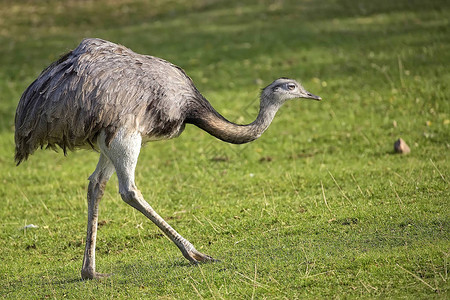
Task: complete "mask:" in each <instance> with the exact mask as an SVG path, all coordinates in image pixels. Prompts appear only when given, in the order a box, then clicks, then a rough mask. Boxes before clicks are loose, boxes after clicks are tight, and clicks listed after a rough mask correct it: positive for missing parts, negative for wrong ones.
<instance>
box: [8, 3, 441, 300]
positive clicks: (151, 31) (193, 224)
mask: <svg viewBox="0 0 450 300" xmlns="http://www.w3.org/2000/svg"><path fill="white" fill-rule="evenodd" d="M241 2H242V1H220V0H196V1H184V0H180V1H162V0H159V1H119V0H114V1H106V0H102V1H55V0H49V1H14V2H12V1H2V2H0V197H1V199H2V202H1V203H2V209H1V210H0V218H1V220H2V222H1V229H2V230H1V232H0V237H1V239H0V257H1V261H2V262H1V264H0V296H2V297H5V298H18V299H32V298H39V299H41V298H56V299H60V298H72V299H80V298H85V299H102V298H113V297H118V298H125V297H129V298H132V299H134V298H151V299H159V298H162V299H191V298H206V299H210V298H213V299H221V298H224V299H239V298H244V299H249V298H256V299H264V298H267V299H277V298H279V299H296V298H300V299H304V298H312V299H316V298H357V297H361V298H373V297H379V298H411V299H418V298H419V299H420V298H421V299H429V298H438V299H448V297H449V294H450V292H449V290H450V289H449V286H450V285H449V280H450V279H449V277H448V268H449V254H450V241H449V240H450V210H449V199H450V192H449V182H450V164H449V158H450V157H449V153H450V152H449V151H450V149H449V148H450V128H449V127H450V121H449V120H450V99H449V96H450V92H449V86H450V73H449V72H448V67H449V66H448V64H449V62H450V32H449V28H450V27H449V20H450V5H449V2H448V1H444V0H441V1H440V0H431V1H408V0H399V1H387V0H383V1H369V0H364V1H351V0H334V1H331V0H330V1H308V0H302V1H289V0H286V1H281V0H278V1H277V0H274V1H268V0H262V1H256V0H255V1H245V4H242V3H241ZM84 37H101V38H104V39H108V40H111V41H114V42H117V43H121V44H123V45H126V46H127V47H129V48H131V49H133V50H135V51H136V52H140V53H146V54H151V55H155V56H160V57H163V58H165V59H167V60H169V61H172V62H174V63H176V64H177V65H180V66H181V67H183V68H184V69H185V70H186V72H187V73H188V74H189V75H190V76H191V77H192V78H193V80H194V82H195V83H196V85H197V87H198V88H199V89H200V91H202V93H203V94H204V95H205V96H206V97H207V98H208V99H209V100H210V102H211V103H213V105H214V106H215V107H216V108H217V110H218V111H219V112H221V113H222V114H223V115H224V116H226V117H227V118H229V119H230V120H232V121H236V122H239V123H248V122H251V121H252V120H253V118H254V116H255V115H256V113H257V106H258V105H257V101H258V97H257V96H258V92H259V90H260V89H261V88H262V87H263V86H264V85H266V84H268V83H270V82H271V81H272V80H273V79H275V78H278V77H281V76H285V77H292V78H297V79H300V80H301V81H302V82H303V84H304V86H305V87H306V88H307V89H308V90H309V91H310V92H312V93H314V94H317V95H320V96H321V97H322V98H323V99H324V100H323V101H322V102H312V101H311V102H308V101H292V102H289V103H288V104H286V105H285V106H284V107H283V108H282V109H281V110H280V112H279V113H278V115H277V117H276V118H275V120H274V122H273V124H272V126H271V127H270V128H269V130H268V131H267V132H266V133H265V134H264V135H263V136H262V137H261V138H260V139H259V140H257V141H255V142H254V143H251V144H247V145H241V146H237V145H229V144H225V143H222V142H220V141H218V140H216V139H214V138H213V137H211V136H209V135H208V134H206V133H204V132H202V131H201V130H199V129H198V128H195V127H192V126H188V128H187V129H186V131H185V132H184V133H183V135H182V136H181V137H180V138H177V139H174V140H170V141H164V142H157V143H150V144H148V145H147V146H146V147H145V148H144V149H143V150H142V152H141V157H140V162H139V164H138V169H137V174H136V181H137V184H138V186H139V187H140V189H141V190H142V192H143V194H144V197H145V198H146V199H147V200H148V201H149V203H150V204H151V205H152V206H153V207H154V208H155V209H156V210H157V211H158V212H159V213H160V214H161V215H162V216H163V217H164V218H166V219H167V220H168V221H169V223H171V224H172V226H173V227H174V228H176V229H177V230H178V231H179V232H180V233H181V234H182V235H183V236H185V237H186V238H188V239H189V240H190V241H191V242H192V243H193V244H194V245H196V247H197V249H198V250H200V251H202V252H205V253H207V254H210V255H212V256H214V257H215V258H218V259H220V260H221V262H217V263H213V264H203V265H200V266H192V265H189V263H188V262H187V261H186V260H185V259H184V258H183V257H182V256H181V254H180V253H179V251H178V249H177V248H176V247H175V246H174V245H173V244H171V242H169V241H168V240H167V239H166V238H165V237H164V236H163V235H162V234H161V233H160V232H159V231H158V229H157V228H156V226H154V225H153V224H152V223H151V222H150V221H148V220H146V219H145V218H144V217H143V216H142V215H140V214H139V213H138V212H135V211H134V210H133V209H132V208H131V207H129V206H127V205H126V204H125V203H123V201H122V200H121V199H120V196H119V195H118V193H117V179H116V178H112V180H111V181H110V183H109V184H108V186H107V191H106V193H105V197H104V199H103V200H102V203H101V204H100V220H101V222H100V224H101V225H100V228H99V234H98V244H97V247H98V250H97V269H98V271H100V272H112V273H115V275H114V276H112V277H110V278H108V279H105V280H100V281H81V280H80V279H79V278H80V275H79V271H80V268H81V260H82V255H83V251H84V239H85V227H86V219H87V205H86V200H85V197H86V196H85V194H86V187H87V180H86V179H87V177H88V176H89V174H90V173H92V171H93V170H94V168H95V165H96V161H97V158H98V154H96V153H94V152H88V151H78V152H74V153H70V154H69V155H68V157H64V156H63V155H62V154H61V153H54V152H51V151H37V152H36V153H35V154H34V155H33V156H32V157H31V158H30V159H29V161H28V162H26V163H23V164H22V165H21V166H20V167H17V168H16V167H15V166H14V162H13V152H14V138H13V132H14V125H13V124H14V112H15V107H16V105H17V103H18V100H19V98H20V95H21V93H22V92H23V91H24V89H25V88H26V87H27V86H28V85H29V84H30V83H31V82H32V81H33V79H34V78H36V77H37V75H38V74H39V73H40V71H41V70H42V69H43V68H45V67H46V66H47V65H49V64H50V63H51V62H52V61H53V60H55V59H57V58H58V57H59V55H60V54H62V53H63V52H65V51H67V50H68V49H72V48H74V47H76V46H77V44H78V43H79V42H80V40H81V39H82V38H84ZM399 137H402V138H403V139H404V140H405V141H406V142H407V143H408V144H409V145H410V147H411V153H410V154H409V155H405V156H402V155H396V154H394V153H393V143H394V141H395V140H396V139H397V138H399ZM27 224H36V225H38V226H39V228H35V229H27V230H24V229H23V227H24V226H25V225H27Z"/></svg>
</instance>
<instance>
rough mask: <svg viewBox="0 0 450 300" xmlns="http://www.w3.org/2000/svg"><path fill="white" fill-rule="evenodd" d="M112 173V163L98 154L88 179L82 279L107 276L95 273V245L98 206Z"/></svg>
mask: <svg viewBox="0 0 450 300" xmlns="http://www.w3.org/2000/svg"><path fill="white" fill-rule="evenodd" d="M113 173H114V166H113V165H112V163H111V162H110V161H109V159H108V158H107V157H106V156H105V155H103V154H100V159H99V161H98V164H97V168H96V169H95V171H94V173H92V175H91V176H90V177H89V186H88V193H87V201H88V225H87V235H86V248H85V250H84V258H83V266H82V268H81V278H82V279H94V278H101V277H107V276H108V275H109V274H101V273H97V272H96V271H95V243H96V239H97V224H98V205H99V203H100V199H101V198H102V196H103V193H104V190H105V186H106V183H107V182H108V180H109V178H110V177H111V175H112V174H113Z"/></svg>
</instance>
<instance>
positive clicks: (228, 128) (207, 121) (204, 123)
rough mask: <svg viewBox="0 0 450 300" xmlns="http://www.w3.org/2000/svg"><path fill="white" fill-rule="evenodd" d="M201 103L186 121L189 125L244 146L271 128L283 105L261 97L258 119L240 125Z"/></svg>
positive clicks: (206, 102) (208, 105)
mask: <svg viewBox="0 0 450 300" xmlns="http://www.w3.org/2000/svg"><path fill="white" fill-rule="evenodd" d="M202 100H203V101H200V103H198V104H200V106H199V107H198V108H197V109H195V110H194V111H193V112H191V117H188V118H187V119H186V122H187V123H191V124H194V125H196V126H198V127H200V128H201V129H203V130H205V131H206V132H208V133H209V134H211V135H213V136H215V137H216V138H218V139H220V140H222V141H224V142H228V143H232V144H244V143H248V142H251V141H253V140H256V139H257V138H259V137H260V136H261V134H262V133H263V132H264V131H265V130H266V129H267V128H268V127H269V125H270V123H271V122H272V120H273V118H274V117H275V114H276V112H277V111H278V109H279V107H280V106H281V105H279V104H276V103H275V104H274V103H271V102H270V101H266V100H268V99H265V96H264V95H262V96H261V104H260V110H259V114H258V117H257V118H256V120H255V121H253V122H252V123H250V124H248V125H238V124H235V123H232V122H230V121H228V120H226V119H225V118H224V117H223V116H221V115H220V114H219V113H218V112H217V111H216V110H215V109H214V108H213V107H212V106H211V104H210V103H209V102H208V101H207V100H205V99H204V98H203V99H202Z"/></svg>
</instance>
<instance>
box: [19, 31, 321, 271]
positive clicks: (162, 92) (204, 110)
mask: <svg viewBox="0 0 450 300" xmlns="http://www.w3.org/2000/svg"><path fill="white" fill-rule="evenodd" d="M293 98H309V99H315V100H320V97H318V96H315V95H312V94H311V93H309V92H307V91H306V90H305V89H304V88H303V87H302V86H301V85H300V84H299V83H297V82H296V81H295V80H292V79H286V78H280V79H277V80H275V81H274V82H273V83H271V84H270V85H268V86H267V87H266V88H264V89H263V90H262V92H261V103H260V110H259V114H258V116H257V118H256V120H255V121H254V122H252V123H250V124H248V125H237V124H234V123H231V122H229V121H227V120H226V119H225V118H224V117H222V116H221V115H220V114H219V113H218V112H217V111H216V110H214V108H213V107H212V106H211V104H210V103H209V102H208V101H207V100H206V99H205V98H204V97H203V96H202V95H201V94H200V92H199V91H198V90H197V88H196V87H195V86H194V84H193V82H192V80H191V79H190V78H189V77H188V76H187V75H186V74H185V72H184V71H183V70H182V69H181V68H180V67H178V66H175V65H173V64H171V63H170V62H167V61H165V60H163V59H160V58H157V57H153V56H148V55H141V54H137V53H134V52H133V51H131V50H130V49H128V48H125V47H123V46H121V45H117V44H114V43H111V42H108V41H104V40H101V39H85V40H83V41H82V42H81V43H80V45H79V46H78V47H77V48H76V49H75V50H73V51H70V52H69V53H67V54H65V55H64V56H62V57H61V58H60V59H59V60H57V61H56V62H54V63H53V64H51V65H50V66H49V67H48V68H46V69H45V70H44V71H43V72H42V73H41V74H40V75H39V77H38V78H37V79H36V80H35V81H34V82H33V83H32V84H31V85H30V86H29V87H28V88H27V89H26V90H25V92H24V93H23V95H22V97H21V99H20V102H19V105H18V107H17V111H16V118H15V142H16V155H15V159H16V162H17V164H20V163H21V162H22V161H23V160H25V159H27V158H28V156H29V155H31V154H32V153H33V152H34V151H35V150H36V149H37V148H38V147H41V148H43V147H48V148H52V149H56V148H57V146H59V147H61V148H62V149H63V150H64V153H66V151H67V150H68V149H69V150H74V149H76V148H82V147H86V146H89V145H90V146H91V147H93V148H98V149H99V151H100V159H99V162H98V164H97V168H96V170H95V172H94V173H93V174H92V175H91V176H90V177H89V180H90V183H89V186H88V227H87V236H86V248H85V253H84V259H83V267H82V270H81V274H82V278H83V279H88V278H89V279H92V278H99V277H104V276H106V275H105V274H101V273H97V272H96V271H95V243H96V233H97V221H98V205H99V202H100V199H101V198H102V195H103V192H104V188H105V185H106V183H107V182H108V180H109V178H110V177H111V175H112V174H113V173H114V172H116V173H117V177H118V180H119V193H120V195H121V196H122V199H123V200H124V201H125V202H126V203H128V204H130V205H131V206H133V207H134V208H136V209H137V210H139V211H140V212H142V213H143V214H144V215H145V216H147V217H148V218H149V219H150V220H152V221H153V222H154V223H155V224H156V225H157V226H158V227H159V228H160V229H161V230H162V231H163V232H164V233H165V234H166V235H167V236H168V237H169V238H170V239H171V240H172V241H173V242H174V243H175V244H176V245H177V246H178V247H179V249H180V250H181V252H182V254H183V255H184V256H185V257H186V258H187V259H188V260H189V261H191V262H193V263H196V262H199V261H212V260H213V258H212V257H210V256H208V255H205V254H203V253H200V252H199V251H197V250H196V249H195V248H194V246H193V245H192V244H191V243H189V241H187V240H186V239H184V238H183V237H182V236H181V235H180V234H178V233H177V232H176V231H175V230H174V229H173V228H172V227H170V225H169V224H167V222H166V221H164V219H163V218H161V217H160V216H159V215H158V214H157V213H156V212H155V211H154V210H153V209H152V208H151V207H150V205H149V204H148V203H147V202H146V201H145V200H144V198H143V197H142V194H141V193H140V191H139V190H138V189H137V187H136V185H135V183H134V171H135V167H136V164H137V159H138V156H139V152H140V148H141V144H142V143H144V142H147V141H151V140H161V139H170V138H174V137H177V136H178V135H180V134H181V132H182V131H183V130H184V127H185V124H194V125H196V126H198V127H200V128H201V129H203V130H205V131H207V132H208V133H210V134H211V135H213V136H215V137H217V138H219V139H221V140H223V141H225V142H229V143H236V144H240V143H246V142H250V141H253V140H254V139H256V138H258V137H259V136H261V134H262V133H263V132H264V131H265V130H266V129H267V127H268V126H269V125H270V123H271V122H272V120H273V118H274V116H275V114H276V112H277V110H278V109H279V108H280V107H281V105H282V104H283V103H284V102H285V101H287V100H289V99H293Z"/></svg>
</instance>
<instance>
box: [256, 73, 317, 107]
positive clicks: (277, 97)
mask: <svg viewBox="0 0 450 300" xmlns="http://www.w3.org/2000/svg"><path fill="white" fill-rule="evenodd" d="M261 98H262V99H263V100H265V101H270V102H271V103H272V104H275V103H277V104H280V105H281V104H283V103H284V102H285V101H287V100H289V99H296V98H304V99H312V100H318V101H320V100H322V98H320V97H319V96H316V95H313V94H311V93H310V92H308V91H307V90H305V88H304V87H303V86H302V85H301V84H300V83H298V82H297V81H295V80H293V79H288V78H279V79H277V80H275V81H274V82H272V83H271V84H269V85H268V86H267V87H265V88H264V89H263V90H262V93H261Z"/></svg>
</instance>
